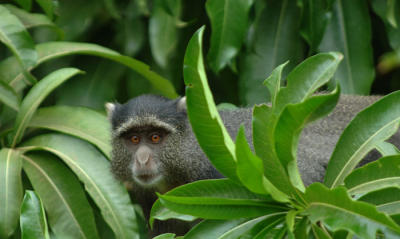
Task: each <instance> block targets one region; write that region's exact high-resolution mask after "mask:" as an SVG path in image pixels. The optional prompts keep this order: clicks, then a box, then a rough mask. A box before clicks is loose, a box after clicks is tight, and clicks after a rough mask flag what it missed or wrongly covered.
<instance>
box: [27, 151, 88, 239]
mask: <svg viewBox="0 0 400 239" xmlns="http://www.w3.org/2000/svg"><path fill="white" fill-rule="evenodd" d="M22 157H23V158H24V159H25V160H26V161H27V162H29V163H30V164H31V165H33V166H34V167H35V168H37V170H39V172H40V173H41V174H42V175H43V176H44V177H45V178H46V179H47V180H48V182H49V183H50V185H51V186H52V187H53V188H54V191H55V192H56V193H57V195H58V196H59V198H60V200H61V201H62V203H63V204H64V205H65V208H66V209H67V211H68V213H69V214H70V215H71V218H72V220H73V221H74V222H75V224H76V225H77V227H78V228H79V232H80V234H81V235H82V236H83V237H84V238H87V237H86V235H85V233H84V232H83V229H82V227H81V226H80V224H79V222H78V221H77V219H76V218H75V216H74V213H73V212H72V209H71V207H70V206H69V205H68V203H67V202H66V201H65V198H64V197H63V196H62V193H61V192H60V190H59V189H58V187H57V186H56V185H55V184H54V182H53V181H52V180H51V178H50V177H49V175H48V174H47V173H46V172H45V171H43V169H42V168H41V167H40V166H39V165H37V164H36V163H35V162H34V161H33V160H32V159H31V158H29V157H27V156H25V155H22Z"/></svg>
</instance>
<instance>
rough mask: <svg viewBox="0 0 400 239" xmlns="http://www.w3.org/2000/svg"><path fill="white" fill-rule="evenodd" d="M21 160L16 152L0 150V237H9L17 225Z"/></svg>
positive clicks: (20, 194)
mask: <svg viewBox="0 0 400 239" xmlns="http://www.w3.org/2000/svg"><path fill="white" fill-rule="evenodd" d="M21 168H22V160H21V158H20V154H19V152H18V151H15V150H13V149H7V148H3V149H1V150H0V237H1V238H8V237H10V236H11V235H12V234H13V233H14V231H15V229H16V227H17V225H18V219H19V214H20V206H21V202H22V196H23V192H22V182H21Z"/></svg>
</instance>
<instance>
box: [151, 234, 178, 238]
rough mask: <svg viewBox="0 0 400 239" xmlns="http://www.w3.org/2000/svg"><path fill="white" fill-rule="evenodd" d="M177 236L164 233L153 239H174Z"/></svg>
mask: <svg viewBox="0 0 400 239" xmlns="http://www.w3.org/2000/svg"><path fill="white" fill-rule="evenodd" d="M174 238H175V234H174V233H164V234H161V235H159V236H156V237H153V239H174Z"/></svg>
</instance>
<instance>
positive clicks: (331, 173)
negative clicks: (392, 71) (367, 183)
mask: <svg viewBox="0 0 400 239" xmlns="http://www.w3.org/2000/svg"><path fill="white" fill-rule="evenodd" d="M399 102H400V91H397V92H394V93H392V94H390V95H387V96H385V97H383V98H382V99H380V100H379V101H377V102H376V103H375V104H373V105H371V106H369V107H367V108H366V109H364V110H363V111H361V112H360V113H359V114H358V115H357V116H356V117H355V118H354V119H353V120H352V121H351V122H350V124H349V125H348V126H347V128H346V129H345V130H344V131H343V133H342V135H341V137H340V139H339V141H338V143H337V144H336V148H335V150H334V151H333V153H332V157H331V159H330V161H329V163H328V167H327V170H326V175H325V178H324V183H325V184H326V185H327V186H329V187H331V188H333V187H336V186H338V185H340V184H342V183H343V180H344V179H345V178H346V176H347V175H348V174H349V173H350V172H351V171H352V170H353V169H354V168H355V167H356V166H357V164H358V163H359V162H360V161H361V160H362V159H363V157H364V156H365V155H366V154H367V153H368V152H369V151H370V150H372V149H373V148H374V147H375V145H376V144H379V143H381V142H383V141H384V140H386V139H387V138H389V137H390V136H391V135H393V134H394V133H395V132H396V131H397V129H398V125H399V121H400V107H399Z"/></svg>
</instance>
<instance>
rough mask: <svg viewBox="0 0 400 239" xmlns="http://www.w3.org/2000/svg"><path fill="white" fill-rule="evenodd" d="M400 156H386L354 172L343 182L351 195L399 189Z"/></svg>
mask: <svg viewBox="0 0 400 239" xmlns="http://www.w3.org/2000/svg"><path fill="white" fill-rule="evenodd" d="M399 168H400V155H395V156H388V157H384V158H381V159H379V160H377V161H374V162H372V163H369V164H367V165H365V166H363V167H361V168H358V169H356V170H354V171H353V172H352V173H351V174H349V176H347V177H346V178H345V180H344V183H345V186H346V188H348V190H349V193H350V194H351V195H357V194H361V195H363V194H366V193H369V192H372V191H376V190H379V189H383V188H387V187H394V186H397V187H400V169H399Z"/></svg>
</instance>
